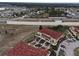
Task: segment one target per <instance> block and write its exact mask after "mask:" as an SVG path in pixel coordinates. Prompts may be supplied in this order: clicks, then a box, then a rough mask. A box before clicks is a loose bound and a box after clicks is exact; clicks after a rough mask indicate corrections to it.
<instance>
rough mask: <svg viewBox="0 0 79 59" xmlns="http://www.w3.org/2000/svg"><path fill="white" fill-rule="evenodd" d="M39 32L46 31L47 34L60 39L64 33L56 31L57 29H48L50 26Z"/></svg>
mask: <svg viewBox="0 0 79 59" xmlns="http://www.w3.org/2000/svg"><path fill="white" fill-rule="evenodd" d="M39 32H41V33H45V34H47V35H49V36H51V37H53V38H54V39H58V38H59V37H60V36H61V35H62V33H60V32H56V31H54V30H51V29H48V28H43V29H41V30H39Z"/></svg>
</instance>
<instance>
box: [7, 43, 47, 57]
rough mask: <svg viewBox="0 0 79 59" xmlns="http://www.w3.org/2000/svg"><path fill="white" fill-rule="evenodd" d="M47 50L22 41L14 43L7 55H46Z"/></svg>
mask: <svg viewBox="0 0 79 59" xmlns="http://www.w3.org/2000/svg"><path fill="white" fill-rule="evenodd" d="M47 54H48V50H45V49H41V48H34V47H32V46H30V45H28V44H26V43H24V42H21V43H18V44H16V46H15V47H14V48H12V49H10V50H9V51H8V52H7V55H9V56H46V55H47Z"/></svg>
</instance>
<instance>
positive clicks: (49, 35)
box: [36, 28, 64, 46]
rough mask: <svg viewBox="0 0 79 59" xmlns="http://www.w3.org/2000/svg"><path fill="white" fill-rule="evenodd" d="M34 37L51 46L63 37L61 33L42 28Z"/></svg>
mask: <svg viewBox="0 0 79 59" xmlns="http://www.w3.org/2000/svg"><path fill="white" fill-rule="evenodd" d="M36 37H38V38H40V39H42V40H45V42H48V43H50V44H51V45H54V46H55V45H56V44H57V42H58V41H59V40H60V39H61V38H62V37H64V35H63V34H62V33H61V32H56V31H54V30H51V29H48V28H43V29H41V30H39V31H38V32H37V34H36Z"/></svg>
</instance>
